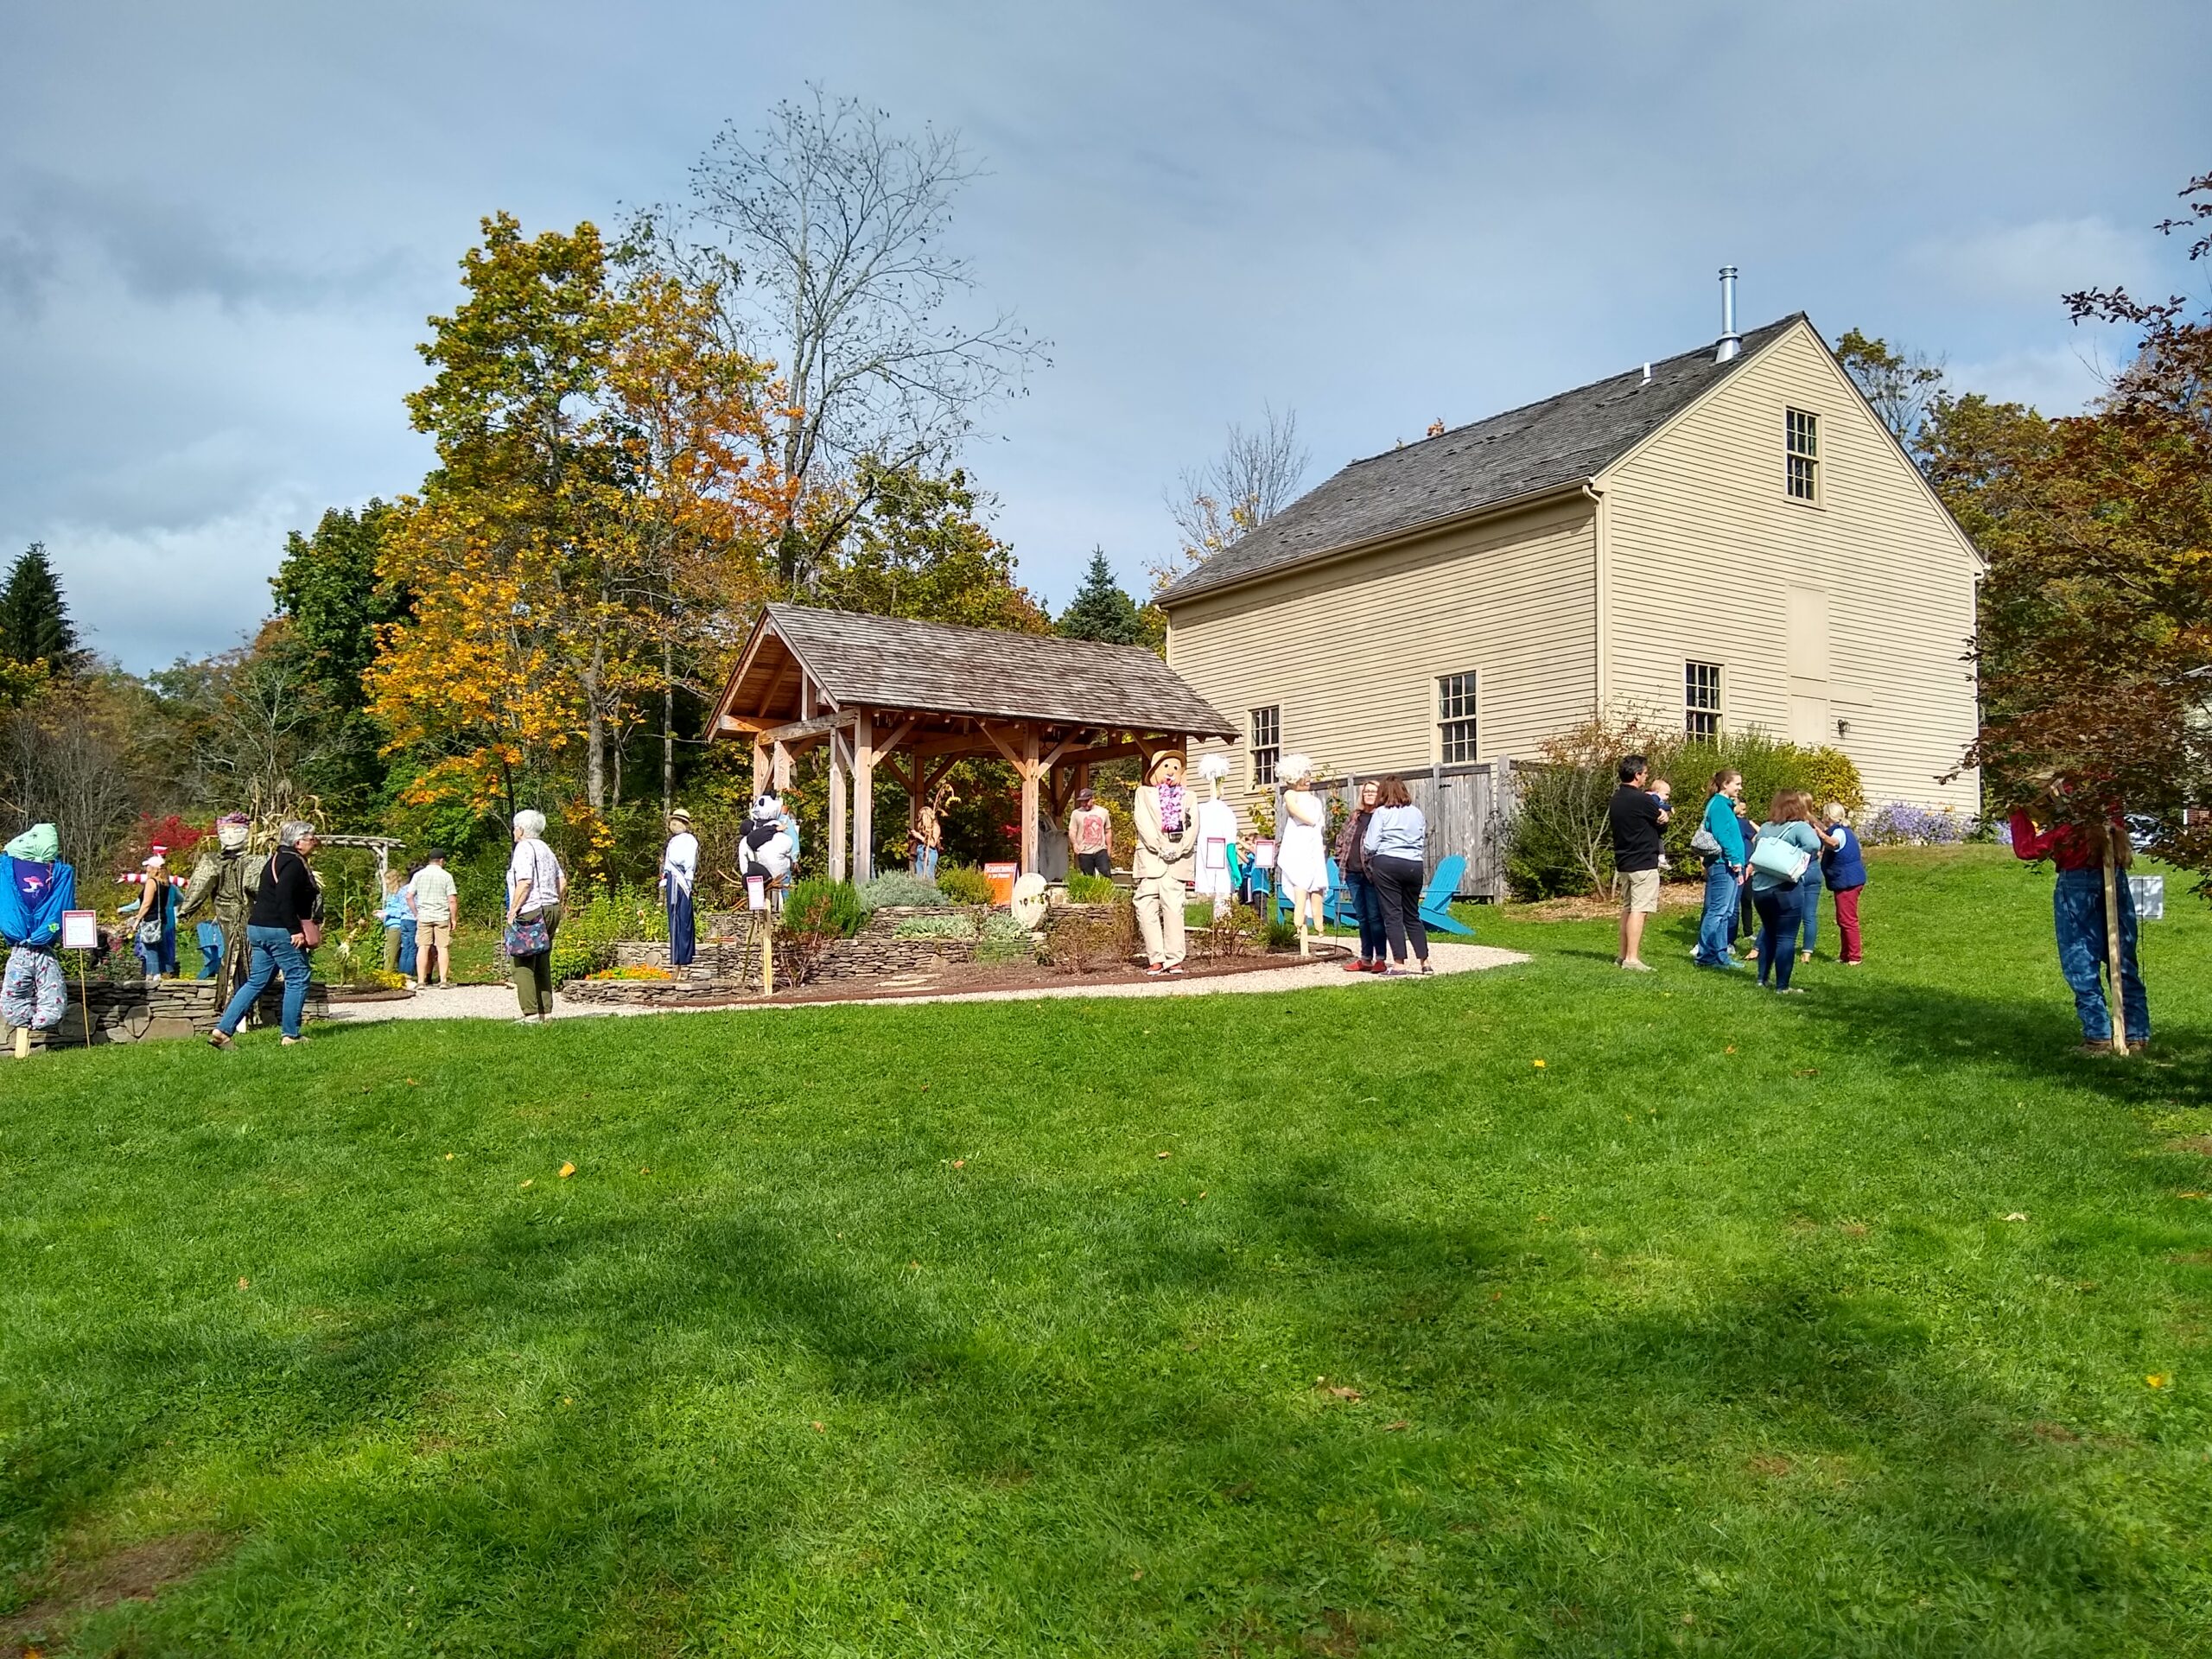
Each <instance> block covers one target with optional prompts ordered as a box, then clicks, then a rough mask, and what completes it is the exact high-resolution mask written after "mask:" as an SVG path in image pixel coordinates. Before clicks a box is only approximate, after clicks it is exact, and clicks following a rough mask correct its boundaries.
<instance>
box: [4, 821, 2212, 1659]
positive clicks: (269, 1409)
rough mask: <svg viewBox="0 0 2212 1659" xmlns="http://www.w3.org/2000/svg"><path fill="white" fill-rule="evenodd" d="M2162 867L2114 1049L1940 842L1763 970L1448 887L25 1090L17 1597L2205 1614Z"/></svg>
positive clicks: (2167, 1650) (1700, 1615)
mask: <svg viewBox="0 0 2212 1659" xmlns="http://www.w3.org/2000/svg"><path fill="white" fill-rule="evenodd" d="M2173 885H2174V887H2175V902H2174V904H2173V912H2174V916H2173V918H2172V919H2170V920H2168V921H2166V922H2164V923H2161V924H2155V925H2151V926H2149V927H2148V928H2147V930H2146V943H2145V955H2146V959H2147V960H2146V969H2147V973H2148V977H2149V980H2150V985H2151V993H2152V1006H2153V1011H2154V1014H2155V1015H2156V1016H2157V1019H2158V1050H2157V1051H2156V1052H2154V1054H2153V1055H2152V1057H2151V1058H2149V1059H2148V1060H2146V1061H2143V1062H2139V1063H2130V1064H2126V1065H2115V1064H2113V1063H2109V1062H2106V1063H2099V1062H2095V1061H2090V1060H2085V1059H2082V1058H2077V1057H2075V1055H2073V1054H2072V1053H2071V1052H2069V1050H2070V1048H2071V1046H2072V1045H2073V1044H2074V1042H2075V1040H2076V1033H2075V1027H2074V1024H2073V1019H2072V1011H2071V1002H2070V1000H2069V998H2068V996H2067V995H2066V993H2065V990H2064V988H2063V984H2062V983H2061V982H2060V981H2059V979H2058V976H2057V971H2056V965H2055V962H2054V959H2053V952H2052V949H2051V944H2050V913H2049V890H2050V878H2049V876H2048V875H2047V874H2038V873H2036V872H2032V871H2029V870H2026V869H2024V868H2019V867H2017V866H2015V865H2013V864H2012V863H2011V862H2010V861H2007V860H2006V858H2005V856H2004V855H2002V854H2001V853H1999V852H1995V851H1991V850H1985V849H1974V850H1970V851H1964V852H1958V853H1948V854H1945V853H1883V854H1880V855H1877V856H1876V858H1875V860H1874V862H1873V884H1872V886H1871V887H1870V888H1869V889H1868V893H1867V898H1866V926H1867V939H1868V950H1869V954H1870V965H1869V966H1867V967H1866V968H1865V969H1859V970H1852V971H1847V970H1845V969H1840V968H1839V967H1837V966H1835V965H1834V963H1833V962H1831V961H1823V962H1821V963H1817V964H1815V966H1814V967H1813V968H1811V969H1807V970H1805V971H1804V973H1803V976H1802V980H1801V982H1802V983H1804V984H1806V985H1807V986H1808V989H1809V993H1810V994H1809V995H1807V996H1805V997H1803V998H1799V999H1791V1000H1789V1001H1781V1000H1777V999H1774V998H1771V997H1761V996H1759V995H1756V994H1755V993H1754V992H1753V990H1752V989H1751V986H1750V984H1749V979H1750V976H1749V975H1748V974H1743V975H1738V976H1733V977H1732V978H1724V977H1721V976H1712V975H1704V974H1699V973H1697V972H1695V971H1694V970H1693V969H1691V968H1690V966H1689V964H1688V961H1687V953H1688V949H1689V945H1690V943H1691V934H1692V931H1693V924H1692V923H1691V922H1690V921H1689V920H1688V918H1677V917H1675V916H1674V915H1672V914H1670V915H1669V917H1668V918H1666V919H1665V920H1664V921H1663V923H1662V925H1661V927H1660V928H1659V929H1658V930H1657V932H1658V937H1657V938H1656V941H1655V944H1653V946H1652V947H1651V948H1650V949H1649V955H1650V956H1651V957H1652V959H1653V960H1654V961H1655V962H1657V963H1661V964H1662V971H1661V972H1660V973H1659V974H1657V975H1655V976H1648V977H1630V976H1625V975H1622V974H1620V973H1618V971H1616V970H1614V969H1612V968H1611V965H1610V963H1611V943H1610V941H1611V930H1610V928H1609V927H1608V926H1607V925H1605V924H1601V923H1589V924H1580V923H1549V924H1536V923H1532V922H1529V921H1525V920H1516V918H1514V917H1513V916H1512V915H1510V913H1508V914H1506V915H1503V916H1498V915H1495V914H1490V913H1484V915H1482V916H1481V917H1480V918H1479V920H1480V934H1481V937H1482V938H1483V940H1484V942H1487V943H1494V944H1509V945H1511V946H1514V947H1516V948H1518V949H1522V950H1529V951H1530V952H1532V953H1534V955H1535V961H1534V962H1533V963H1529V965H1527V966H1523V967H1519V968H1513V969H1503V970H1499V971H1497V972H1494V973H1491V974H1486V975H1483V976H1475V977H1464V978H1452V979H1446V980H1440V981H1437V982H1428V983H1399V984H1392V985H1389V986H1378V985H1374V984H1367V985H1363V986H1360V987H1357V988H1346V989H1345V990H1343V991H1337V990H1329V991H1324V992H1317V993H1311V994H1304V995H1294V996H1285V997H1267V998H1260V997H1233V998H1231V997H1224V998H1210V999H1191V1000H1179V1001H1152V1002H1143V1001H1118V1002H1116V1001H1098V1002H1053V1003H1044V1004H1033V1005H1020V1004H1014V1005H989V1006H963V1007H937V1008H928V1007H921V1008H854V1009H825V1010H820V1011H809V1012H796V1013H788V1014H785V1013H779V1014H703V1015H684V1016H671V1017H667V1018H663V1019H658V1020H650V1019H640V1020H608V1021H575V1022H570V1023H569V1024H566V1025H560V1026H555V1027H550V1028H548V1029H545V1030H543V1031H536V1030H518V1029H517V1028H515V1027H510V1026H506V1025H504V1024H502V1025H490V1024H479V1025H458V1024H454V1025H436V1026H424V1025H416V1026H387V1027H366V1028H359V1029H353V1030H338V1031H331V1032H327V1033H325V1034H323V1035H321V1037H320V1038H319V1039H318V1040H317V1041H316V1042H315V1043H313V1044H311V1045H310V1046H308V1048H306V1049H302V1050H298V1051H294V1052H281V1051H279V1049H278V1048H277V1046H276V1043H275V1039H274V1036H273V1035H267V1036H258V1037H253V1038H249V1039H246V1040H245V1042H244V1043H242V1045H241V1048H240V1052H238V1053H237V1054H234V1055H232V1056H229V1057H221V1056H217V1055H215V1054H213V1053H211V1052H207V1050H205V1049H202V1048H198V1047H189V1046H183V1045H168V1046H145V1047H143V1048H137V1049H129V1048H125V1049H119V1050H110V1051H99V1052H92V1053H90V1054H73V1055H60V1056H55V1057H52V1058H47V1059H43V1060H41V1061H40V1062H38V1063H36V1064H35V1065H23V1066H18V1067H10V1068H8V1069H6V1070H5V1071H0V1459H4V1461H0V1557H4V1560H0V1567H4V1569H5V1571H4V1573H0V1631H5V1632H7V1634H8V1635H9V1637H10V1638H11V1639H12V1640H13V1641H14V1642H15V1643H21V1642H22V1641H23V1640H24V1639H26V1637H28V1635H29V1630H30V1626H31V1625H32V1624H35V1623H38V1622H40V1621H44V1622H45V1623H47V1624H58V1623H60V1621H61V1620H62V1618H63V1614H62V1613H61V1612H60V1611H37V1612H35V1613H27V1611H26V1610H31V1609H34V1608H35V1605H37V1604H40V1603H41V1601H43V1602H44V1603H45V1605H46V1607H47V1609H48V1610H60V1609H76V1610H78V1611H74V1612H72V1613H70V1614H69V1615H68V1618H73V1619H74V1620H75V1623H74V1624H73V1630H74V1632H75V1634H74V1637H73V1641H74V1647H73V1648H72V1647H71V1646H70V1645H69V1641H70V1638H68V1637H67V1636H63V1637H60V1639H59V1640H49V1641H45V1642H42V1643H41V1646H42V1647H43V1648H44V1649H45V1651H47V1652H48V1653H49V1654H53V1653H56V1652H60V1651H81V1652H85V1653H98V1654H106V1653H126V1652H127V1653H129V1654H131V1655H134V1656H156V1655H171V1654H176V1655H182V1654H193V1655H204V1654H219V1653H232V1652H238V1653H265V1654H276V1653H283V1654H309V1653H312V1654H318V1655H337V1654H393V1655H400V1654H406V1655H418V1654H427V1653H455V1654H543V1655H555V1654H572V1653H573V1654H583V1655H617V1654H623V1655H627V1654H679V1653H681V1654H706V1653H728V1654H779V1655H781V1654H789V1655H807V1656H823V1655H861V1654H870V1655H875V1654H881V1655H893V1654H895V1655H947V1656H950V1655H961V1656H974V1655H989V1656H1016V1655H1046V1654H1051V1655H1059V1654H1073V1653H1080V1654H1111V1655H1154V1654H1190V1655H1219V1656H1228V1655H1239V1654H1241V1655H1261V1654H1274V1653H1286V1654H1323V1655H1352V1654H1363V1655H1370V1656H1376V1655H1433V1654H1438V1653H1462V1652H1464V1653H1469V1654H1491V1653H1545V1654H1587V1655H1593V1656H1594V1655H1613V1654H1622V1653H1660V1654H1669V1653H1675V1652H1724V1653H1729V1654H1777V1655H1784V1654H1787V1655H1798V1654H1824V1655H1825V1654H1882V1655H1888V1654H1897V1653H1929V1654H1961V1653H1974V1654H1990V1655H2005V1656H2018V1655H2045V1654H2083V1655H2109V1654H2124V1653H2138V1652H2140V1653H2155V1654H2159V1655H2179V1654H2186V1653H2190V1652H2203V1651H2207V1650H2208V1649H2212V1563H2208V1559H2207V1555H2206V1546H2207V1523H2208V1521H2212V1461H2209V1459H2212V1432H2208V1431H2209V1430H2212V1414H2209V1413H2208V1403H2212V1352H2208V1332H2207V1325H2206V1319H2207V1300H2206V1292H2207V1289H2208V1287H2209V1286H2212V1266H2208V1263H2212V1203H2208V1202H2205V1201H2203V1200H2202V1198H2199V1197H2197V1196H2196V1194H2197V1193H2198V1192H2199V1191H2200V1189H2202V1190H2207V1191H2212V1169H2208V1167H2207V1157H2206V1155H2205V1154H2204V1153H2203V1152H2202V1151H2201V1150H2196V1149H2192V1148H2191V1147H2190V1146H2189V1145H2187V1144H2184V1138H2185V1137H2190V1136H2202V1135H2204V1133H2205V1131H2207V1130H2208V1129H2212V1121H2208V1115H2207V1114H2206V1113H2205V1112H2203V1111H2202V1110H2201V1109H2199V1108H2201V1107H2202V1105H2203V1104H2205V1103H2206V1102H2207V1100H2208V1094H2209V1093H2212V991H2208V987H2212V974H2209V973H2208V971H2207V970H2208V968H2212V919H2208V918H2207V917H2206V916H2205V915H2204V914H2203V913H2202V906H2200V905H2197V904H2196V901H2193V900H2189V899H2185V898H2184V897H2183V895H2182V894H2181V893H2180V891H2179V887H2180V884H2179V883H2175V884H2173ZM1822 944H1823V950H1824V951H1827V952H1832V951H1833V950H1834V937H1833V932H1832V931H1824V936H1823V941H1822ZM2201 1144H2202V1146H2204V1147H2212V1140H2205V1141H2202V1142H2201ZM570 1162H573V1163H574V1164H575V1166H576V1170H575V1174H574V1175H573V1176H572V1177H569V1178H566V1179H564V1178H563V1177H562V1176H561V1175H560V1173H558V1172H559V1171H560V1170H561V1168H562V1166H563V1164H564V1163H570ZM2150 1377H2157V1378H2158V1379H2160V1380H2161V1383H2162V1386H2157V1387H2153V1386H2152V1385H2151V1384H2150V1383H2148V1382H2146V1378H2150ZM165 1580H168V1581H171V1582H169V1584H168V1588H167V1589H166V1590H164V1591H163V1592H162V1593H161V1594H160V1595H159V1597H158V1599H151V1600H148V1599H125V1600H120V1601H114V1600H112V1597H113V1596H114V1595H115V1594H116V1593H117V1592H118V1591H120V1590H135V1591H137V1592H142V1593H143V1592H150V1591H151V1590H153V1589H155V1588H157V1587H159V1586H161V1585H162V1583H163V1582H164V1581H165ZM103 1601H109V1602H110V1603H111V1605H105V1606H101V1605H99V1604H100V1603H102V1602H103ZM14 1651H15V1649H14V1648H13V1647H4V1646H0V1653H8V1654H10V1655H12V1654H13V1652H14Z"/></svg>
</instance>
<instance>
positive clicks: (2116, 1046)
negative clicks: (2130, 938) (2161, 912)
mask: <svg viewBox="0 0 2212 1659" xmlns="http://www.w3.org/2000/svg"><path fill="white" fill-rule="evenodd" d="M2104 842H2105V976H2106V978H2107V981H2108V983H2107V985H2106V987H2105V1004H2106V1006H2107V1007H2109V1008H2110V1009H2111V1010H2112V1052H2113V1053H2115V1054H2117V1055H2119V1056H2120V1058H2122V1059H2125V1058H2126V1057H2127V998H2126V995H2125V994H2124V993H2123V992H2122V990H2121V988H2120V983H2121V982H2120V881H2119V874H2120V858H2119V853H2118V850H2117V849H2115V848H2114V847H2113V829H2112V825H2111V824H2110V823H2107V824H2106V825H2105V827H2104Z"/></svg>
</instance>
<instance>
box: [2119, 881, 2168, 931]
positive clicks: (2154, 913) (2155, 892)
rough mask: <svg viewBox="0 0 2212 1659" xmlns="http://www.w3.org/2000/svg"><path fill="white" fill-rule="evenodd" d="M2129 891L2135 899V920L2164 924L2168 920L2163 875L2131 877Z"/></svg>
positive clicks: (2128, 883) (2128, 884)
mask: <svg viewBox="0 0 2212 1659" xmlns="http://www.w3.org/2000/svg"><path fill="white" fill-rule="evenodd" d="M2127 890H2128V892H2130V893H2133V895H2134V898H2135V919H2136V920H2137V921H2139V922H2163V921H2164V920H2165V919H2166V878H2165V877H2164V876H2163V875H2131V876H2129V877H2128V878H2127Z"/></svg>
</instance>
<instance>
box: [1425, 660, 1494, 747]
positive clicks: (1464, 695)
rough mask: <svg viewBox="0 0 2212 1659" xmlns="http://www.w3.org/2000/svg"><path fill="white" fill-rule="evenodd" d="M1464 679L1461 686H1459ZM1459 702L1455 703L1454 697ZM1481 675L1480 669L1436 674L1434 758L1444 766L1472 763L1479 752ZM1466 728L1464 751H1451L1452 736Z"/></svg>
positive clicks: (1481, 722) (1481, 717)
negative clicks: (1456, 753) (1457, 754)
mask: <svg viewBox="0 0 2212 1659" xmlns="http://www.w3.org/2000/svg"><path fill="white" fill-rule="evenodd" d="M1462 682H1464V685H1462ZM1455 698H1457V699H1459V701H1458V702H1457V703H1456V705H1455V703H1454V701H1453V700H1454V699H1455ZM1482 704H1483V677H1482V673H1481V671H1480V670H1478V669H1467V670H1465V671H1462V672H1460V673H1458V674H1440V675H1438V676H1437V677H1436V761H1437V764H1438V765H1439V766H1473V765H1474V764H1475V760H1476V757H1477V755H1478V754H1479V753H1481V747H1482V733H1483V708H1482ZM1463 727H1464V728H1465V736H1466V753H1465V754H1462V755H1459V756H1457V757H1455V756H1454V755H1453V754H1452V738H1453V736H1454V735H1455V734H1457V733H1458V732H1459V728H1463Z"/></svg>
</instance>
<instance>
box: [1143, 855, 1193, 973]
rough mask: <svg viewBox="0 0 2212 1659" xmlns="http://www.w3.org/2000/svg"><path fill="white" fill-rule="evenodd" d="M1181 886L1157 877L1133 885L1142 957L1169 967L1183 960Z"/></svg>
mask: <svg viewBox="0 0 2212 1659" xmlns="http://www.w3.org/2000/svg"><path fill="white" fill-rule="evenodd" d="M1184 893H1185V887H1184V886H1183V883H1182V882H1180V881H1179V880H1176V878H1175V877H1173V876H1172V875H1158V876H1154V877H1152V878H1151V879H1150V880H1145V881H1141V882H1139V883H1138V884H1137V898H1136V904H1137V931H1138V932H1140V933H1141V934H1143V935H1144V953H1145V956H1146V957H1147V959H1148V960H1150V961H1153V962H1156V963H1161V964H1162V965H1163V966H1166V967H1169V968H1173V967H1174V966H1175V965H1176V964H1177V963H1180V962H1181V961H1182V960H1183V950H1184V942H1183V901H1184Z"/></svg>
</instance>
